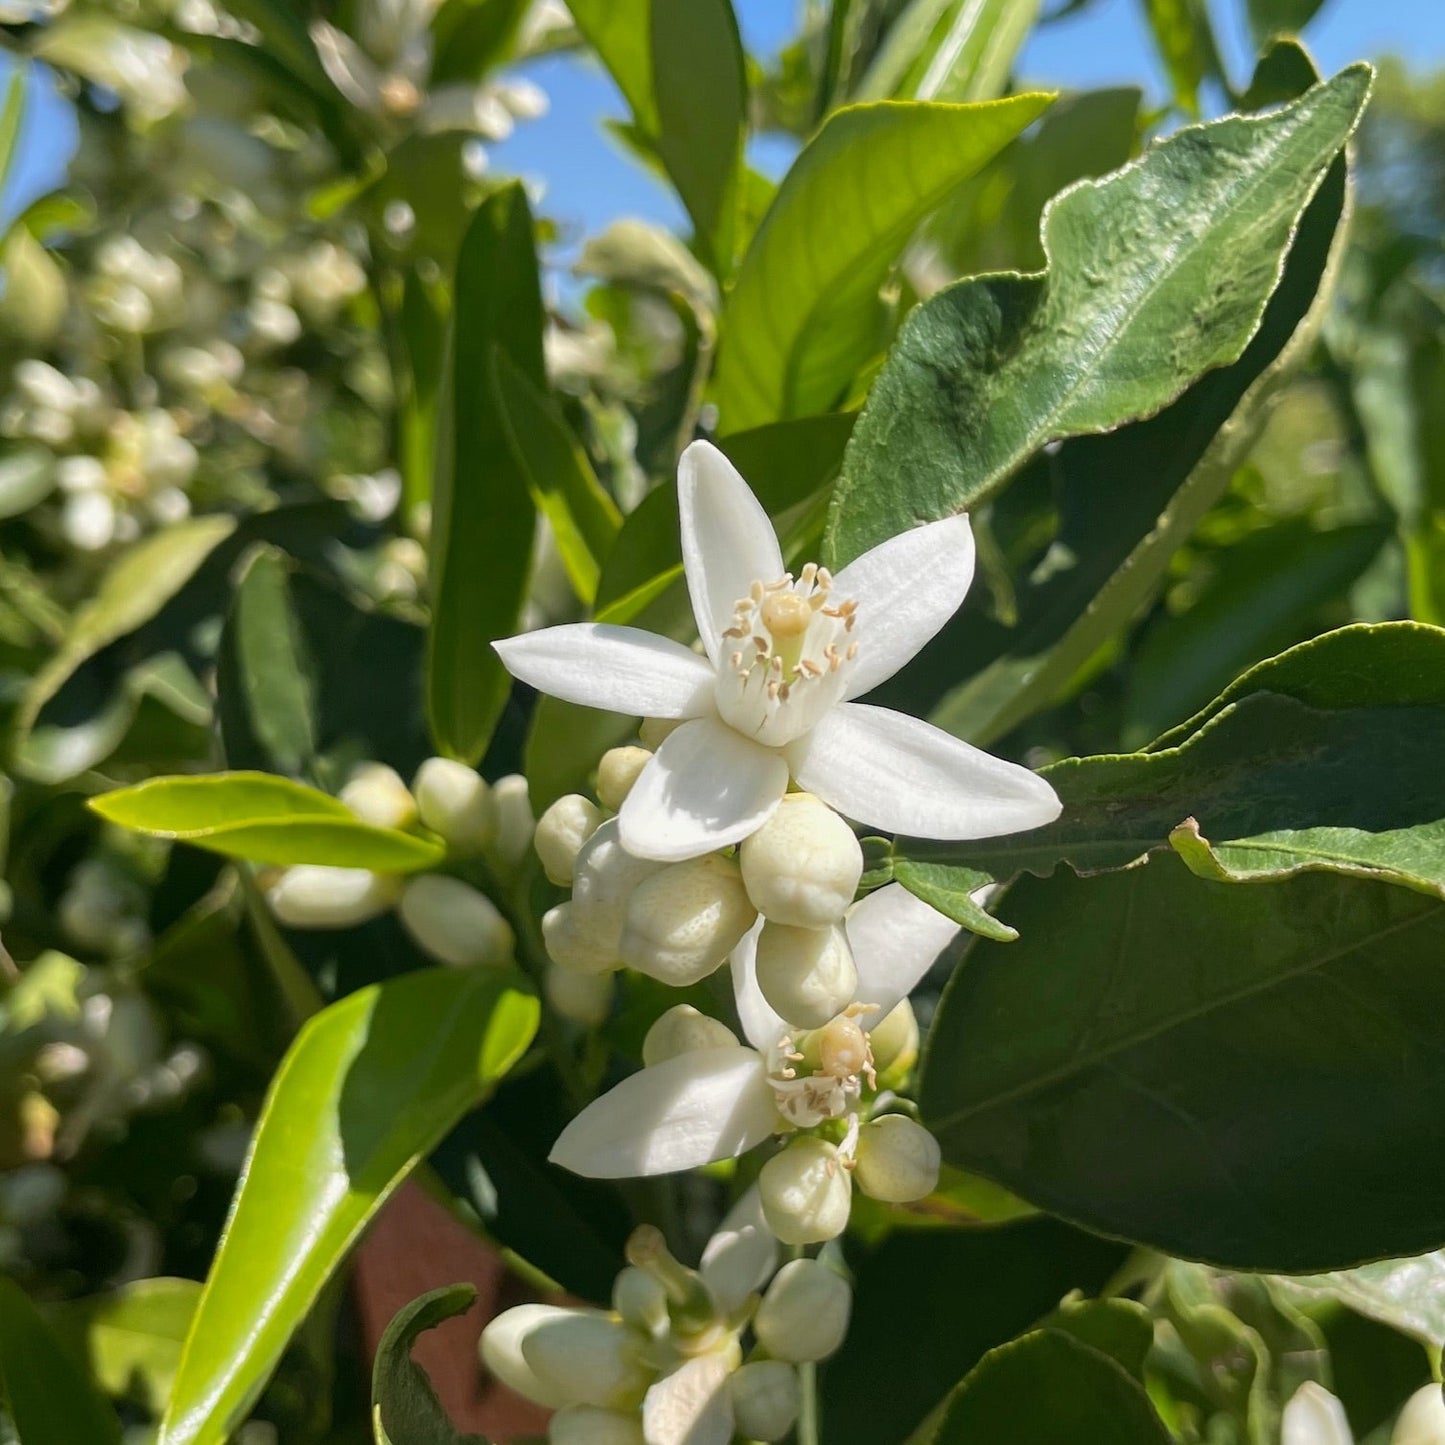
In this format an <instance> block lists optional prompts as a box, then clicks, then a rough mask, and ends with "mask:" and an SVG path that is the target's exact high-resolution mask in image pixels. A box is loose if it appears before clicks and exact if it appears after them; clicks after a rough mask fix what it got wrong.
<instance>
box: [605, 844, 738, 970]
mask: <svg viewBox="0 0 1445 1445" xmlns="http://www.w3.org/2000/svg"><path fill="white" fill-rule="evenodd" d="M756 918H757V912H756V910H755V909H754V908H753V906H752V904H751V903H749V902H748V895H747V890H746V889H745V888H744V887H743V879H742V874H741V873H739V872H738V866H737V864H736V863H734V862H733V861H732V860H731V859H730V858H724V857H723V856H722V855H721V854H720V853H706V854H704V855H703V856H702V857H701V858H689V859H688V860H687V861H686V862H685V863H669V864H668V865H667V866H666V867H664V868H663V869H662V871H661V872H660V873H654V874H653V875H652V877H650V878H648V879H646V880H645V881H643V882H642V883H640V884H639V885H638V887H637V889H636V891H635V892H634V893H633V895H632V899H631V901H630V902H629V903H628V905H627V921H626V924H625V926H624V927H623V930H622V938H621V941H620V952H621V954H622V961H623V962H624V963H626V964H627V965H628V966H629V967H631V968H635V969H636V970H637V971H638V972H639V973H645V974H648V975H649V976H650V977H652V978H655V979H658V980H659V981H660V982H662V983H666V984H670V985H672V987H674V988H686V987H687V986H688V985H689V984H693V983H697V982H698V980H699V979H703V978H706V977H707V976H708V974H710V973H712V972H714V971H715V970H716V969H717V968H718V967H719V966H720V965H721V964H722V962H723V960H724V959H725V958H727V956H728V954H730V953H731V952H732V951H733V949H735V948H736V947H737V946H738V943H739V941H740V940H741V939H742V936H743V934H745V933H746V932H747V931H748V929H750V928H751V927H752V926H753V922H754V920H755V919H756Z"/></svg>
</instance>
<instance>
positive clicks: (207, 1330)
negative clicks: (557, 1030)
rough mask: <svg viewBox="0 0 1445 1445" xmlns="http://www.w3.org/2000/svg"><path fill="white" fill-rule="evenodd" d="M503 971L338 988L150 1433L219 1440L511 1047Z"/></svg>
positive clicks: (231, 1226)
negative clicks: (394, 1195) (342, 991)
mask: <svg viewBox="0 0 1445 1445" xmlns="http://www.w3.org/2000/svg"><path fill="white" fill-rule="evenodd" d="M524 987H525V985H523V984H522V982H521V980H520V978H519V977H518V976H517V975H515V974H512V973H511V972H509V971H505V970H497V969H471V970H462V971H458V970H451V969H428V970H426V971H424V972H421V973H415V974H409V975H407V976H405V977H402V978H398V979H393V980H390V981H388V982H387V983H384V984H379V985H374V986H372V987H370V988H365V989H361V990H360V991H358V992H356V993H353V994H349V995H348V996H347V997H346V998H344V999H342V1000H341V1001H340V1002H338V1003H335V1004H332V1005H331V1007H330V1008H328V1009H326V1010H325V1011H324V1012H322V1013H320V1014H318V1015H316V1017H315V1018H313V1019H312V1020H311V1021H310V1022H309V1023H308V1024H307V1025H306V1027H305V1028H304V1029H302V1031H301V1033H300V1034H299V1035H298V1036H297V1039H296V1042H295V1043H294V1044H293V1045H292V1046H291V1049H290V1051H289V1053H288V1054H287V1056H286V1059H285V1061H284V1062H283V1063H282V1065H281V1068H280V1071H279V1072H278V1073H277V1075H276V1077H275V1079H274V1080H273V1081H272V1084H271V1089H270V1092H269V1093H268V1095H267V1098H266V1103H265V1105H264V1107H263V1109H262V1112H261V1118H260V1121H259V1122H258V1124H257V1126H256V1133H255V1136H254V1139H253V1142H252V1145H251V1152H250V1155H249V1157H248V1159H247V1162H246V1165H245V1168H244V1170H243V1172H242V1176H241V1183H240V1185H239V1187H238V1190H237V1194H236V1198H235V1201H234V1203H233V1204H232V1207H231V1215H230V1218H229V1220H228V1221H227V1224H226V1231H225V1234H224V1235H223V1237H222V1240H221V1244H220V1248H219V1250H218V1252H217V1254H216V1258H215V1261H214V1263H213V1264H212V1266H211V1273H210V1277H209V1278H208V1279H207V1281H206V1286H205V1292H204V1293H203V1294H202V1296H201V1302H200V1306H199V1308H198V1309H197V1311H196V1316H195V1320H194V1322H193V1324H192V1327H191V1331H190V1334H189V1336H188V1337H187V1340H186V1347H185V1353H184V1354H183V1356H182V1358H181V1364H180V1369H179V1372H178V1374H177V1377H176V1385H175V1391H174V1393H173V1394H172V1396H171V1400H170V1404H169V1406H168V1408H167V1411H166V1415H165V1419H164V1421H163V1423H162V1426H161V1445H193V1442H194V1445H220V1442H221V1441H223V1440H225V1439H227V1438H228V1437H229V1435H230V1434H231V1432H232V1431H233V1430H234V1429H235V1428H236V1426H237V1425H238V1424H239V1423H240V1422H241V1421H242V1420H244V1419H245V1418H246V1415H247V1412H248V1411H249V1410H250V1408H251V1406H252V1405H253V1404H254V1402H255V1400H256V1398H257V1396H258V1395H259V1394H260V1392H261V1390H262V1388H263V1387H264V1386H265V1383H266V1380H267V1379H268V1378H269V1376H270V1374H271V1371H272V1370H273V1369H274V1368H275V1365H276V1362H277V1360H279V1359H280V1357H281V1352H282V1351H283V1350H284V1349H285V1347H286V1344H287V1341H288V1340H289V1339H290V1338H291V1336H292V1334H293V1333H294V1332H295V1330H296V1328H297V1326H298V1325H299V1324H300V1323H301V1321H302V1320H303V1319H304V1318H305V1317H306V1315H307V1313H308V1311H309V1310H310V1309H311V1307H312V1306H313V1305H314V1304H315V1302H316V1299H317V1297H318V1295H319V1294H320V1291H321V1290H322V1288H323V1287H324V1286H325V1284H326V1282H327V1281H328V1280H329V1279H330V1278H331V1276H332V1274H333V1273H334V1272H335V1270H336V1269H337V1267H338V1266H339V1265H340V1263H341V1261H342V1260H343V1259H344V1258H345V1256H346V1254H347V1253H348V1251H349V1250H350V1248H351V1247H352V1245H353V1244H355V1242H356V1240H357V1238H358V1236H359V1235H360V1233H361V1231H362V1230H363V1229H364V1228H365V1226H366V1224H367V1222H368V1221H369V1220H370V1219H371V1218H372V1216H373V1215H374V1214H375V1213H376V1211H377V1210H378V1209H379V1208H380V1207H381V1206H382V1204H384V1203H385V1202H386V1199H387V1198H388V1197H389V1195H390V1194H391V1192H392V1190H393V1189H395V1188H396V1186H397V1184H399V1183H400V1182H401V1180H402V1179H403V1178H405V1176H406V1174H407V1173H408V1171H409V1170H410V1169H411V1168H412V1167H413V1166H414V1165H415V1164H416V1162H417V1161H418V1160H419V1159H421V1158H422V1157H424V1156H425V1155H426V1154H427V1153H428V1152H429V1151H430V1150H431V1149H432V1148H433V1147H434V1146H435V1144H436V1143H437V1141H438V1140H439V1139H440V1138H441V1137H442V1135H443V1134H445V1133H446V1131H447V1129H449V1128H450V1127H451V1125H452V1124H454V1123H455V1122H456V1120H457V1119H458V1118H460V1117H461V1115H462V1114H464V1113H465V1112H466V1111H467V1110H468V1109H471V1108H474V1107H475V1106H476V1105H477V1104H478V1103H479V1102H481V1100H482V1099H483V1098H485V1097H486V1095H487V1093H488V1092H489V1091H490V1090H491V1088H492V1087H493V1086H494V1085H495V1084H496V1082H497V1080H498V1079H500V1078H501V1077H502V1076H503V1075H504V1074H505V1073H506V1072H507V1071H508V1069H510V1068H511V1067H512V1065H513V1064H515V1063H516V1061H517V1059H518V1058H520V1057H521V1055H522V1053H523V1051H524V1050H525V1049H526V1047H527V1045H528V1044H529V1043H530V1041H531V1038H532V1035H533V1033H534V1032H535V1030H536V1027H537V1018H538V1005H537V1001H536V999H535V998H534V997H533V996H532V995H531V994H530V993H527V992H523V988H524Z"/></svg>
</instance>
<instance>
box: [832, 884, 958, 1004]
mask: <svg viewBox="0 0 1445 1445" xmlns="http://www.w3.org/2000/svg"><path fill="white" fill-rule="evenodd" d="M844 929H845V931H846V932H847V934H848V945H849V947H850V948H852V950H853V961H854V963H856V964H857V965H858V991H857V995H856V996H857V1000H858V1002H859V1003H871V1004H873V1005H875V1006H876V1008H877V1010H878V1012H876V1013H874V1014H871V1015H870V1016H869V1023H870V1024H877V1023H881V1022H882V1021H883V1020H884V1019H885V1018H887V1017H888V1015H889V1014H890V1013H891V1012H892V1011H893V1009H894V1008H895V1007H896V1006H897V1005H898V1004H900V1003H902V1001H903V1000H904V999H906V998H907V997H908V995H909V994H911V993H912V992H913V990H914V987H915V986H916V985H917V983H918V980H919V979H921V978H922V977H923V975H924V974H925V973H927V972H928V970H929V969H930V968H932V967H933V964H934V961H935V960H936V959H937V958H938V955H939V954H940V953H942V952H943V950H944V949H945V948H947V947H948V945H949V944H950V943H952V942H953V940H954V939H955V938H956V937H957V936H958V924H956V923H955V922H954V921H953V920H952V919H951V918H945V917H944V916H943V914H941V913H940V912H939V911H938V910H937V909H936V908H930V907H929V906H928V904H926V903H925V902H924V901H923V900H922V899H921V898H915V897H914V896H913V895H912V894H911V893H910V892H909V891H908V890H907V889H906V888H905V887H904V886H903V885H902V884H901V883H889V884H888V885H887V886H886V887H883V888H880V889H878V891H877V892H876V893H870V894H869V895H868V896H867V897H866V898H865V899H863V901H862V902H861V903H855V904H854V905H853V907H852V909H851V910H850V911H849V913H848V921H847V922H846V923H845V924H844Z"/></svg>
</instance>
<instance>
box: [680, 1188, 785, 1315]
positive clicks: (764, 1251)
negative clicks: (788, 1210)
mask: <svg viewBox="0 0 1445 1445" xmlns="http://www.w3.org/2000/svg"><path fill="white" fill-rule="evenodd" d="M777 1268H778V1241H777V1240H776V1239H775V1238H774V1237H773V1232H772V1230H770V1229H769V1228H768V1223H767V1220H766V1219H764V1218H763V1198H762V1194H761V1193H760V1192H759V1190H758V1186H757V1185H756V1184H754V1185H753V1187H752V1188H751V1189H749V1190H747V1191H746V1192H745V1193H743V1194H742V1195H740V1196H739V1198H738V1202H737V1203H736V1204H734V1205H733V1207H732V1208H731V1209H730V1210H728V1212H727V1216H726V1218H725V1219H724V1220H723V1222H722V1223H721V1224H720V1225H718V1227H717V1230H716V1231H715V1232H714V1234H713V1237H712V1238H711V1239H710V1240H708V1242H707V1247H706V1248H705V1249H704V1250H703V1252H702V1263H701V1265H700V1266H699V1273H700V1274H701V1275H702V1282H703V1283H704V1284H705V1285H706V1286H707V1287H708V1292H709V1293H710V1294H711V1295H712V1297H713V1300H714V1301H715V1302H716V1304H717V1306H718V1308H719V1309H720V1310H722V1311H723V1312H724V1313H725V1314H731V1313H732V1312H733V1311H734V1310H735V1309H737V1308H738V1306H739V1305H741V1304H742V1302H743V1301H744V1300H745V1299H747V1297H748V1296H749V1295H750V1294H752V1293H753V1291H754V1290H760V1289H762V1287H763V1286H764V1285H765V1284H767V1282H768V1281H769V1280H770V1279H771V1278H772V1277H773V1275H774V1273H775V1272H776V1270H777Z"/></svg>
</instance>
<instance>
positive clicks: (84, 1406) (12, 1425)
mask: <svg viewBox="0 0 1445 1445" xmlns="http://www.w3.org/2000/svg"><path fill="white" fill-rule="evenodd" d="M7 1426H8V1427H9V1428H8V1429H7V1428H6V1427H7ZM0 1435H3V1436H4V1437H5V1438H7V1439H11V1438H13V1439H15V1440H17V1441H18V1442H20V1445H80V1442H82V1441H83V1442H84V1445H120V1422H119V1421H118V1420H117V1419H116V1417H115V1413H114V1412H113V1411H112V1410H111V1408H110V1406H109V1405H108V1404H106V1402H105V1400H104V1399H103V1398H102V1396H101V1395H100V1394H99V1393H98V1392H97V1390H96V1388H95V1386H94V1385H93V1384H92V1383H91V1381H90V1379H89V1377H88V1376H87V1375H86V1373H85V1371H84V1370H83V1369H82V1368H81V1365H80V1363H79V1361H77V1360H76V1359H74V1358H73V1357H72V1356H71V1354H70V1353H69V1352H68V1351H67V1350H66V1349H65V1347H64V1346H63V1345H62V1344H61V1343H60V1342H59V1341H58V1340H57V1339H56V1338H55V1336H54V1334H53V1333H52V1332H51V1330H50V1327H49V1326H48V1325H47V1324H46V1323H45V1321H44V1320H43V1319H42V1318H41V1317H40V1313H39V1311H38V1310H37V1309H36V1308H35V1306H34V1305H33V1304H31V1302H30V1300H29V1298H28V1297H27V1296H26V1294H25V1293H24V1291H23V1290H22V1289H21V1288H20V1286H19V1285H17V1284H15V1283H14V1282H13V1281H12V1280H9V1279H7V1278H5V1276H4V1275H0Z"/></svg>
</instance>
